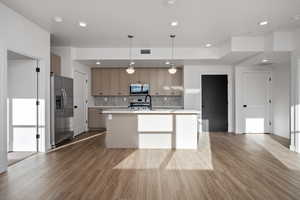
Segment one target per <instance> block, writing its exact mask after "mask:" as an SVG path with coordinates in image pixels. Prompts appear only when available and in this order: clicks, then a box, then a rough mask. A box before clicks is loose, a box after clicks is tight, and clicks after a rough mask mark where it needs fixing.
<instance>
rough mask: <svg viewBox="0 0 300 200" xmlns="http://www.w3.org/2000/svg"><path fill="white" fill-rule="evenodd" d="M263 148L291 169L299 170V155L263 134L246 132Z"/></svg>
mask: <svg viewBox="0 0 300 200" xmlns="http://www.w3.org/2000/svg"><path fill="white" fill-rule="evenodd" d="M247 137H248V138H250V139H252V140H254V141H255V142H256V143H258V144H259V145H261V146H263V147H264V149H265V150H267V151H268V152H269V153H271V154H272V155H273V156H274V157H275V158H276V159H277V160H279V161H280V162H281V163H282V164H284V165H285V166H286V167H287V168H289V169H291V170H300V155H299V154H297V153H295V152H292V151H290V150H289V149H288V148H286V147H285V146H283V145H282V144H280V143H279V142H277V141H275V140H274V139H272V138H271V137H270V136H269V135H265V134H247Z"/></svg>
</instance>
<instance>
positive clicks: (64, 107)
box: [51, 75, 74, 147]
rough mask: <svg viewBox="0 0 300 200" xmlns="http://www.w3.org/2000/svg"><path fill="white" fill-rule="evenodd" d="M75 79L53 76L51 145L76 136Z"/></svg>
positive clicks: (53, 145)
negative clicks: (74, 120) (74, 118)
mask: <svg viewBox="0 0 300 200" xmlns="http://www.w3.org/2000/svg"><path fill="white" fill-rule="evenodd" d="M73 99H74V97H73V79H71V78H66V77H62V76H57V75H51V145H52V147H55V146H56V145H57V144H59V143H61V142H63V141H64V140H66V139H71V138H73V136H74V130H73V117H74V110H73V104H74V103H73Z"/></svg>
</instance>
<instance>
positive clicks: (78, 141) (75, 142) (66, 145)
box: [47, 132, 105, 153]
mask: <svg viewBox="0 0 300 200" xmlns="http://www.w3.org/2000/svg"><path fill="white" fill-rule="evenodd" d="M104 134H105V132H102V133H98V134H96V135H92V136H90V137H87V138H84V139H81V140H77V141H74V142H72V143H70V144H65V145H62V146H60V147H57V148H55V149H51V150H49V151H48V152H47V153H51V152H54V151H58V150H61V149H63V148H66V147H69V146H72V145H74V144H78V143H81V142H84V141H87V140H90V139H92V138H95V137H99V136H101V135H104Z"/></svg>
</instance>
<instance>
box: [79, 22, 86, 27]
mask: <svg viewBox="0 0 300 200" xmlns="http://www.w3.org/2000/svg"><path fill="white" fill-rule="evenodd" d="M78 24H79V26H81V27H87V23H85V22H79V23H78Z"/></svg>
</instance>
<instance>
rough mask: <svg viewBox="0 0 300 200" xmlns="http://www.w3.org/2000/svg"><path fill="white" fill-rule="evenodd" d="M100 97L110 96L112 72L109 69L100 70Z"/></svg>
mask: <svg viewBox="0 0 300 200" xmlns="http://www.w3.org/2000/svg"><path fill="white" fill-rule="evenodd" d="M100 79H101V80H100V83H101V86H100V91H99V95H100V96H109V95H110V71H109V69H100Z"/></svg>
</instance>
